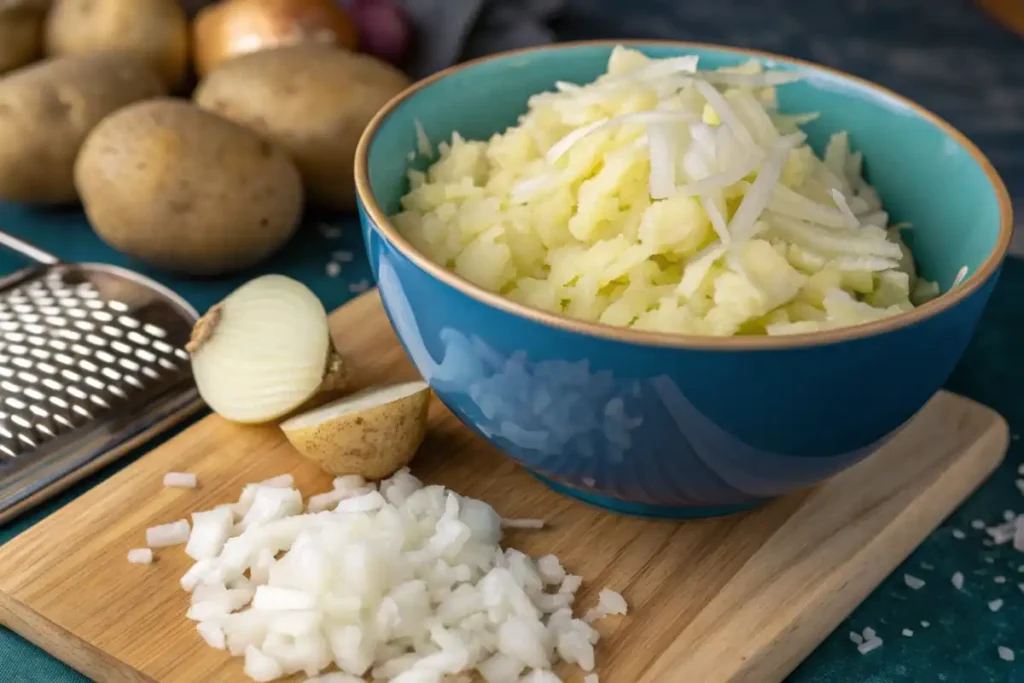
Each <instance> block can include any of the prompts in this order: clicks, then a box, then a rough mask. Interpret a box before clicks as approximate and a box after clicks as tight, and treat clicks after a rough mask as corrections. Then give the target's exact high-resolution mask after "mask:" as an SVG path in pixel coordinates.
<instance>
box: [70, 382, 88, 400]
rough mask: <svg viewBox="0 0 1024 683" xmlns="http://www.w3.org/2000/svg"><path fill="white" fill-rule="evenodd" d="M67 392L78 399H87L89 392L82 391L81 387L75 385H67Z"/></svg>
mask: <svg viewBox="0 0 1024 683" xmlns="http://www.w3.org/2000/svg"><path fill="white" fill-rule="evenodd" d="M68 394H70V395H71V396H73V397H74V398H77V399H78V400H79V401H88V400H89V394H87V393H85V392H84V391H82V390H81V389H79V388H78V387H76V386H70V387H68Z"/></svg>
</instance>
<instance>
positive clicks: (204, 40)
mask: <svg viewBox="0 0 1024 683" xmlns="http://www.w3.org/2000/svg"><path fill="white" fill-rule="evenodd" d="M193 34H194V50H195V64H196V72H197V73H198V74H199V75H200V76H204V75H206V74H207V73H209V71H210V70H211V69H213V67H214V66H216V65H217V64H219V63H220V62H222V61H224V60H226V59H230V58H232V57H237V56H238V55H241V54H246V53H249V52H256V51H258V50H265V49H268V48H274V47H280V46H282V45H294V44H297V43H307V42H311V43H327V44H331V45H335V46H337V47H341V48H344V49H347V50H355V49H356V48H357V47H358V44H359V34H358V32H357V31H356V25H355V23H354V22H353V21H352V19H350V18H349V16H348V14H346V13H345V11H344V10H342V9H341V8H340V7H338V5H337V4H335V2H334V1H333V0H224V1H223V2H219V3H217V4H214V5H210V6H209V7H206V8H204V9H203V10H201V11H200V12H199V14H198V16H197V17H196V19H195V23H194V26H193Z"/></svg>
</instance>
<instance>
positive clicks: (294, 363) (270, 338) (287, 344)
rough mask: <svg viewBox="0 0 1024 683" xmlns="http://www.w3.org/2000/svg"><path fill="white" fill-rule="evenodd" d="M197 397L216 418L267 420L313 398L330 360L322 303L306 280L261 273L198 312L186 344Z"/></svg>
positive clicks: (327, 331) (325, 319)
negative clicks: (306, 283) (200, 315)
mask: <svg viewBox="0 0 1024 683" xmlns="http://www.w3.org/2000/svg"><path fill="white" fill-rule="evenodd" d="M188 348H189V352H190V353H191V354H192V370H193V373H194V375H195V380H196V385H197V387H198V388H199V393H200V395H201V396H202V397H203V400H204V401H206V403H207V404H208V405H209V406H210V408H212V409H213V410H214V412H216V413H218V414H220V415H221V416H223V417H225V418H227V419H229V420H232V421H235V422H243V423H259V422H268V421H270V420H273V419H275V418H278V417H281V416H282V415H285V414H287V413H289V412H291V411H292V410H294V409H295V408H297V407H299V406H300V405H302V404H303V403H304V402H305V401H306V400H308V399H309V398H310V397H312V396H313V395H314V394H315V393H316V392H317V390H318V389H319V388H320V387H321V385H322V384H323V383H324V381H325V375H326V374H327V373H328V371H329V368H330V370H331V371H332V372H334V371H337V372H341V373H344V371H345V367H344V364H343V363H342V364H341V365H340V366H337V367H336V366H334V365H332V361H333V359H334V357H333V356H332V346H331V340H330V331H329V329H328V326H327V313H326V311H324V307H323V304H321V303H320V300H319V299H318V298H317V297H316V295H315V294H313V292H312V291H310V290H309V288H307V287H306V286H305V285H303V284H301V283H299V282H296V281H295V280H292V279H290V278H287V277H284V276H282V275H265V276H263V277H259V278H256V279H255V280H252V281H250V282H248V283H246V284H245V285H242V286H241V287H240V288H238V289H237V290H235V291H234V292H233V293H232V294H230V295H229V296H228V297H227V298H226V299H224V300H223V301H222V302H221V303H219V304H217V305H216V306H214V307H213V308H211V309H210V311H209V312H208V313H207V314H206V315H205V316H203V317H202V318H201V319H200V321H199V322H198V323H196V327H195V329H194V330H193V333H192V340H191V341H190V342H189V346H188Z"/></svg>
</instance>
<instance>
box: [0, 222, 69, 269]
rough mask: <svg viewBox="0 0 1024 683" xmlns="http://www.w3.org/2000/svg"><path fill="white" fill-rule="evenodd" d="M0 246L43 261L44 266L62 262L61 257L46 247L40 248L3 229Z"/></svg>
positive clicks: (34, 259) (39, 261) (40, 261)
mask: <svg viewBox="0 0 1024 683" xmlns="http://www.w3.org/2000/svg"><path fill="white" fill-rule="evenodd" d="M0 246H4V247H7V248H8V249H10V250H11V251H15V252H17V253H19V254H21V255H22V256H26V257H28V258H30V259H32V260H33V261H35V262H36V263H41V264H42V265H44V266H53V265H56V264H58V263H60V259H59V258H57V257H56V256H54V255H53V254H51V253H50V252H48V251H46V250H45V249H40V248H39V247H37V246H35V245H34V244H30V243H28V242H26V241H25V240H23V239H21V238H20V237H15V236H14V235H12V234H10V233H6V232H4V231H3V230H0Z"/></svg>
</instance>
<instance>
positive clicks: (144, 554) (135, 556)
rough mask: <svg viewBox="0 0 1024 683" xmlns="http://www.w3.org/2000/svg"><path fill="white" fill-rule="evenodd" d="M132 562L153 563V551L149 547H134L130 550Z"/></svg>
mask: <svg viewBox="0 0 1024 683" xmlns="http://www.w3.org/2000/svg"><path fill="white" fill-rule="evenodd" d="M128 562H130V563H131V564H153V551H152V550H150V549H149V548H134V549H132V550H129V551H128Z"/></svg>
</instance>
